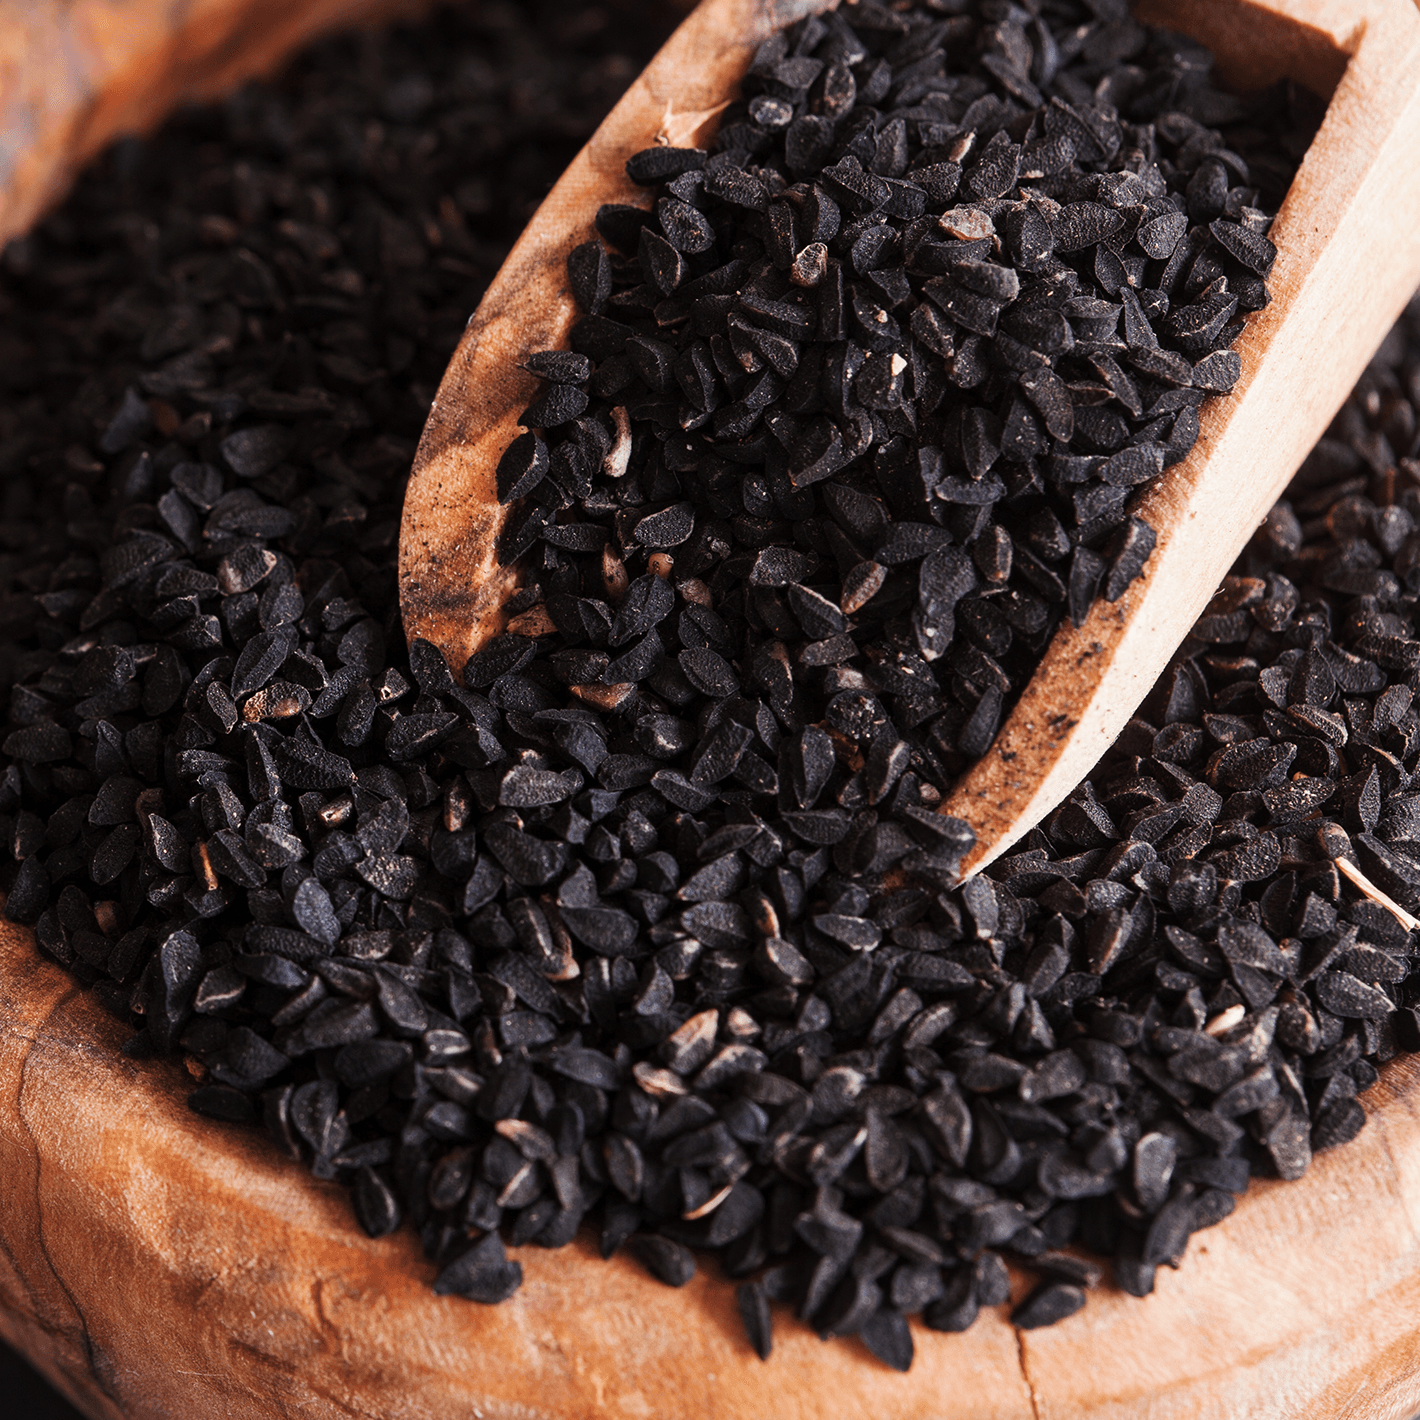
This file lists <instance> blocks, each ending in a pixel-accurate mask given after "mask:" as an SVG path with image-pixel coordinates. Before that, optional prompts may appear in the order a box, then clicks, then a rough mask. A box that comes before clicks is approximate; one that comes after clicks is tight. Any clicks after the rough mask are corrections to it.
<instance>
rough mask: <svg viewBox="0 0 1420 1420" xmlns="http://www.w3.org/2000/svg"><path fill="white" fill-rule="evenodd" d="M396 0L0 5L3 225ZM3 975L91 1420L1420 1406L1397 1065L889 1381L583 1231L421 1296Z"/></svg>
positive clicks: (14, 1325) (338, 1217) (534, 1419)
mask: <svg viewBox="0 0 1420 1420" xmlns="http://www.w3.org/2000/svg"><path fill="white" fill-rule="evenodd" d="M776 3H777V4H778V5H779V7H780V10H781V11H782V12H783V13H788V12H789V9H790V6H789V3H788V0H776ZM408 8H409V6H408V5H406V4H405V3H403V0H303V3H297V4H285V5H281V4H277V3H274V0H189V3H188V4H186V5H185V6H176V5H173V4H171V3H160V0H109V3H106V4H102V3H97V0H71V3H69V4H67V5H61V4H58V3H50V0H43V2H42V0H0V75H3V80H0V85H3V95H4V97H3V109H0V115H3V116H0V123H3V125H4V131H5V133H6V134H7V135H9V138H10V140H11V152H12V153H13V152H20V149H21V146H22V145H21V144H19V143H17V141H16V135H17V134H25V133H28V134H32V135H33V137H32V138H29V139H26V140H25V144H24V145H23V151H22V152H21V153H20V157H19V158H18V159H17V160H16V161H15V162H14V163H13V164H12V166H11V168H10V169H9V172H8V174H6V175H4V177H3V184H0V239H3V237H5V236H8V235H13V234H15V233H17V232H20V231H23V230H24V229H26V228H27V226H28V225H29V224H30V222H31V221H32V220H33V219H34V217H35V216H36V215H37V214H38V213H39V212H41V211H42V210H43V209H44V208H45V207H46V206H48V205H49V204H51V203H52V202H53V201H55V200H56V199H57V198H58V196H59V195H61V193H62V191H63V188H64V186H65V185H66V184H67V182H68V180H69V177H70V176H71V175H72V173H73V172H74V170H75V169H76V167H77V166H78V165H79V164H81V163H82V162H83V161H84V159H85V158H86V157H87V156H89V155H91V154H92V153H93V152H95V151H97V149H98V148H99V147H101V146H102V144H103V142H104V141H106V139H107V138H108V137H109V136H111V135H112V134H114V133H116V132H121V131H128V130H132V129H137V128H143V127H147V126H151V124H152V123H155V122H157V121H158V120H159V119H160V118H161V117H162V115H163V113H164V112H165V111H166V110H167V109H168V108H169V107H171V106H172V105H173V104H174V103H176V102H178V101H180V100H182V99H186V98H193V97H199V96H211V95H214V94H215V93H217V92H219V91H221V90H222V89H224V88H226V87H229V86H230V85H231V84H233V83H235V82H237V81H238V80H239V79H241V78H244V77H246V76H247V75H249V74H251V73H254V72H259V71H261V70H263V69H266V68H269V67H270V66H272V65H273V64H275V63H276V62H278V61H279V59H280V58H281V57H282V56H283V55H284V53H285V52H286V51H287V50H288V49H289V48H290V47H291V46H292V45H294V44H295V43H298V42H300V41H302V40H304V39H306V38H308V37H309V36H310V35H311V34H313V33H314V32H315V31H316V30H318V29H321V28H324V27H328V26H330V25H333V24H334V23H336V22H338V21H343V20H347V19H349V18H351V17H352V16H355V17H360V18H365V17H371V18H373V17H375V16H377V15H381V14H388V13H390V12H391V11H396V12H399V13H407V12H408ZM1316 10H1317V13H1318V15H1319V16H1320V17H1321V18H1320V20H1319V21H1318V23H1319V25H1321V27H1322V29H1323V31H1324V32H1325V33H1339V32H1341V31H1343V30H1344V29H1345V23H1344V22H1345V20H1346V16H1347V14H1348V13H1349V12H1348V11H1347V10H1346V8H1345V7H1344V6H1342V5H1340V4H1339V3H1338V4H1336V5H1327V4H1323V3H1318V4H1317V5H1316ZM1328 27H1329V28H1328ZM36 56H39V58H36ZM644 96H645V95H644V93H643V95H642V97H644ZM674 116H675V115H674V114H672V119H674ZM665 117H666V115H665V111H664V107H662V108H661V109H660V110H659V111H658V113H657V114H656V119H657V121H658V122H664V121H665ZM692 119H693V115H692ZM628 151H629V150H628ZM604 156H605V161H607V162H612V161H616V160H618V156H621V157H624V153H621V154H619V155H618V153H617V152H615V151H611V152H608V153H607V154H605V155H604ZM0 981H3V983H4V989H3V992H0V1184H3V1186H0V1334H3V1335H4V1337H5V1338H6V1340H8V1341H9V1342H10V1343H11V1344H12V1345H15V1346H17V1347H19V1348H20V1349H22V1350H23V1351H25V1352H26V1353H27V1354H28V1355H29V1356H30V1357H31V1359H32V1360H34V1362H35V1363H36V1364H37V1365H38V1366H39V1367H40V1368H41V1369H43V1370H44V1371H45V1372H46V1373H47V1374H48V1375H49V1376H50V1378H51V1379H52V1380H53V1381H54V1382H55V1383H56V1384H57V1385H58V1386H59V1387H60V1389H61V1390H63V1391H64V1392H65V1393H66V1394H68V1395H69V1396H70V1397H71V1399H73V1400H74V1402H75V1403H76V1404H77V1405H79V1406H80V1408H81V1409H83V1410H84V1411H85V1412H86V1413H87V1414H89V1415H91V1416H94V1417H104V1418H105V1420H158V1417H171V1416H183V1417H204V1420H205V1417H208V1416H213V1417H215V1416H223V1417H230V1420H271V1418H272V1417H276V1416H299V1417H303V1420H305V1418H306V1417H309V1420H326V1417H330V1420H335V1417H340V1418H341V1420H348V1417H351V1416H379V1417H382V1420H416V1418H417V1420H425V1417H431V1420H432V1417H434V1416H438V1417H440V1420H443V1418H444V1417H456V1420H465V1417H476V1420H513V1417H518V1420H571V1418H572V1417H578V1420H580V1417H590V1416H598V1417H600V1416H610V1417H628V1420H642V1417H645V1420H680V1417H687V1420H688V1418H689V1417H691V1416H694V1417H697V1420H700V1417H705V1420H750V1417H758V1416H761V1415H763V1414H764V1413H765V1412H766V1411H768V1410H771V1409H772V1410H773V1411H775V1412H777V1413H779V1414H781V1415H782V1416H783V1417H784V1420H839V1417H850V1416H851V1417H854V1420H857V1418H858V1417H867V1420H897V1417H902V1420H907V1417H912V1418H913V1420H928V1417H931V1420H958V1417H960V1420H967V1417H970V1420H1008V1417H1009V1420H1017V1417H1019V1420H1045V1417H1049V1420H1070V1417H1082V1416H1086V1415H1089V1416H1102V1417H1106V1418H1107V1420H1108V1417H1117V1420H1126V1417H1137V1416H1140V1415H1143V1414H1146V1413H1147V1414H1148V1415H1149V1416H1150V1417H1151V1420H1185V1417H1187V1420H1193V1417H1196V1416H1215V1415H1216V1416H1220V1417H1233V1416H1239V1417H1241V1416H1247V1417H1256V1418H1257V1420H1284V1417H1286V1420H1301V1417H1306V1418H1307V1420H1330V1417H1341V1416H1346V1417H1360V1416H1367V1417H1387V1420H1405V1417H1407V1416H1409V1415H1410V1414H1411V1413H1413V1412H1414V1411H1415V1409H1416V1408H1417V1407H1420V1116H1418V1115H1417V1111H1416V1110H1415V1109H1414V1108H1413V1107H1412V1106H1411V1105H1410V1104H1409V1103H1407V1101H1408V1100H1411V1099H1413V1098H1415V1097H1416V1094H1415V1085H1416V1077H1417V1075H1420V1067H1417V1066H1416V1065H1414V1064H1412V1063H1410V1062H1406V1061H1398V1062H1395V1063H1394V1064H1392V1065H1391V1066H1389V1067H1388V1068H1387V1070H1386V1071H1385V1072H1384V1073H1383V1076H1382V1080H1381V1083H1380V1084H1379V1085H1377V1086H1376V1087H1375V1089H1373V1090H1372V1091H1371V1092H1370V1093H1369V1094H1368V1095H1367V1097H1366V1104H1367V1106H1368V1109H1369V1112H1370V1114H1371V1122H1370V1125H1369V1127H1368V1128H1367V1130H1366V1131H1365V1132H1364V1133H1363V1134H1362V1136H1361V1137H1360V1138H1359V1139H1358V1140H1357V1141H1356V1142H1355V1143H1354V1144H1352V1145H1350V1146H1348V1147H1346V1148H1344V1149H1342V1150H1340V1151H1338V1152H1336V1153H1333V1154H1327V1155H1323V1156H1321V1157H1320V1158H1318V1159H1317V1161H1316V1163H1315V1164H1314V1165H1313V1168H1312V1171H1311V1172H1310V1173H1309V1174H1308V1175H1307V1177H1306V1178H1305V1179H1304V1180H1302V1181H1301V1182H1299V1183H1293V1184H1287V1185H1268V1184H1254V1186H1253V1188H1252V1189H1251V1190H1250V1192H1249V1193H1248V1195H1247V1196H1246V1198H1245V1199H1244V1200H1243V1201H1242V1203H1241V1205H1240V1206H1239V1208H1238V1211H1237V1212H1236V1213H1235V1214H1234V1215H1233V1217H1231V1218H1229V1219H1228V1220H1227V1221H1226V1222H1225V1223H1224V1224H1222V1225H1221V1226H1219V1227H1218V1228H1215V1229H1212V1230H1210V1231H1208V1232H1206V1233H1203V1234H1201V1235H1199V1236H1198V1237H1197V1238H1196V1239H1195V1240H1194V1242H1193V1244H1192V1246H1191V1247H1190V1250H1189V1254H1188V1257H1187V1259H1186V1262H1185V1265H1184V1267H1183V1268H1182V1269H1181V1270H1180V1271H1179V1272H1177V1273H1170V1272H1164V1273H1163V1274H1162V1275H1161V1277H1160V1280H1159V1284H1158V1288H1157V1291H1156V1292H1155V1294H1154V1295H1153V1296H1151V1297H1148V1298H1146V1299H1143V1300H1142V1301H1141V1300H1136V1299H1133V1298H1129V1297H1124V1296H1121V1295H1119V1294H1117V1293H1114V1292H1112V1291H1109V1290H1105V1291H1103V1292H1101V1293H1100V1294H1099V1295H1097V1296H1095V1297H1094V1298H1092V1300H1091V1303H1090V1305H1089V1306H1088V1307H1087V1308H1086V1309H1085V1310H1084V1311H1083V1312H1081V1313H1079V1314H1078V1315H1077V1316H1075V1317H1073V1318H1071V1319H1070V1320H1069V1321H1067V1322H1065V1323H1063V1324H1061V1325H1060V1326H1057V1327H1054V1328H1051V1329H1048V1330H1045V1331H1039V1332H1029V1333H1022V1332H1017V1331H1014V1330H1013V1329H1012V1328H1011V1327H1010V1325H1009V1322H1008V1321H1007V1312H1008V1310H1009V1309H1008V1308H1006V1307H1002V1308H998V1309H995V1310H993V1311H992V1312H990V1313H988V1314H986V1315H984V1316H983V1317H982V1319H981V1320H980V1322H978V1324H977V1325H976V1326H975V1327H974V1328H973V1329H972V1330H971V1331H970V1332H968V1333H966V1334H965V1335H962V1336H947V1335H940V1334H935V1333H931V1332H928V1331H926V1330H924V1329H923V1328H922V1327H921V1326H920V1324H914V1328H913V1329H914V1334H915V1338H916V1342H917V1347H918V1358H917V1362H916V1365H915V1366H914V1368H913V1370H912V1371H911V1372H910V1373H909V1374H908V1375H906V1376H900V1375H897V1374H896V1373H894V1372H891V1371H889V1370H887V1369H886V1368H884V1367H883V1366H881V1365H879V1364H878V1363H877V1362H875V1361H874V1360H873V1359H872V1358H871V1357H869V1356H868V1354H867V1353H866V1352H865V1351H864V1350H863V1349H861V1348H860V1347H858V1346H857V1345H856V1344H854V1343H843V1342H838V1343H833V1344H830V1345H823V1344H821V1343H820V1342H819V1341H818V1340H817V1339H816V1338H815V1337H814V1336H813V1335H812V1334H811V1333H810V1332H808V1330H807V1329H806V1328H804V1327H802V1326H800V1325H799V1324H797V1323H796V1322H794V1321H793V1320H792V1319H791V1318H789V1317H787V1316H786V1315H783V1314H780V1315H778V1316H777V1317H776V1321H777V1323H778V1336H777V1340H776V1347H775V1353H774V1356H773V1358H772V1359H771V1361H770V1362H769V1363H768V1365H764V1364H762V1363H760V1362H759V1361H758V1359H757V1358H756V1357H755V1356H754V1355H753V1354H752V1353H751V1351H750V1350H749V1347H748V1346H747V1344H746V1343H745V1341H744V1339H743V1337H742V1336H741V1334H740V1329H739V1324H738V1321H737V1319H736V1318H735V1316H734V1307H733V1292H732V1288H731V1286H730V1285H729V1284H728V1283H725V1282H724V1281H722V1280H719V1279H717V1278H715V1277H713V1276H710V1275H707V1274H705V1273H701V1274H700V1275H699V1276H697V1277H696V1278H695V1279H694V1281H692V1283H691V1284H690V1285H689V1286H687V1287H686V1288H685V1289H683V1290H681V1291H678V1292H672V1291H669V1290H667V1289H665V1288H663V1287H661V1286H660V1285H659V1284H657V1283H655V1282H653V1281H652V1280H650V1279H649V1278H648V1277H647V1276H646V1275H645V1274H644V1273H643V1272H642V1271H641V1270H640V1269H639V1268H638V1267H636V1266H635V1265H634V1264H631V1263H629V1262H628V1261H626V1260H625V1259H616V1260H614V1261H612V1262H611V1263H602V1262H601V1261H599V1260H597V1259H596V1258H594V1256H593V1255H592V1249H591V1248H590V1247H589V1246H588V1245H587V1244H586V1243H585V1242H579V1243H578V1244H576V1245H574V1246H573V1247H571V1248H568V1249H564V1250H562V1251H559V1252H541V1251H539V1250H536V1249H525V1250H524V1251H523V1253H522V1256H521V1260H522V1262H523V1265H524V1267H525V1270H526V1274H527V1281H526V1283H525V1285H524V1287H523V1289H522V1290H521V1291H520V1292H519V1293H518V1294H517V1296H515V1297H514V1298H513V1299H512V1300H511V1301H510V1302H508V1303H506V1304H504V1305H503V1306H501V1307H498V1308H481V1307H478V1306H476V1305H474V1304H472V1303H467V1302H464V1301H462V1300H459V1299H457V1298H438V1297H435V1296H434V1295H433V1294H432V1293H431V1292H430V1291H429V1289H428V1285H427V1284H428V1282H429V1280H430V1279H431V1278H432V1275H433V1269H432V1267H431V1266H430V1265H429V1264H427V1263H426V1262H425V1261H424V1260H423V1259H422V1257H421V1256H420V1255H419V1252H418V1247H417V1243H416V1241H415V1240H414V1238H413V1237H412V1236H411V1235H410V1234H409V1233H407V1232H403V1233H400V1234H398V1235H396V1236H394V1237H391V1238H387V1239H384V1240H382V1241H379V1242H371V1241H369V1240H368V1239H366V1238H365V1237H364V1236H363V1235H362V1234H361V1233H360V1232H359V1230H358V1228H357V1227H356V1225H355V1223H354V1219H353V1216H352V1214H351V1212H350V1210H349V1207H348V1205H347V1203H346V1200H345V1198H344V1195H343V1194H342V1192H341V1191H340V1190H339V1189H338V1188H336V1187H335V1186H333V1185H330V1184H322V1183H318V1182H316V1181H314V1180H312V1179H311V1178H310V1177H309V1176H308V1175H307V1174H306V1173H305V1172H304V1171H303V1170H302V1169H301V1168H300V1167H298V1166H297V1165H295V1164H292V1163H290V1162H288V1161H286V1160H284V1159H281V1158H279V1157H278V1156H277V1155H276V1153H275V1151H274V1150H273V1149H271V1148H270V1147H269V1146H268V1144H267V1143H266V1141H265V1140H264V1138H263V1137H262V1136H261V1135H260V1134H259V1133H257V1132H256V1131H252V1130H244V1129H226V1130H224V1129H222V1128H221V1127H219V1126H216V1125H214V1124H212V1123H211V1122H210V1121H207V1120H204V1119H200V1118H198V1117H197V1116H195V1115H193V1114H191V1113H190V1112H189V1111H188V1110H187V1108H186V1105H185V1096H186V1094H187V1091H188V1089H189V1088H190V1087H191V1080H190V1078H189V1077H188V1075H187V1073H186V1072H185V1070H184V1069H183V1068H182V1066H181V1065H179V1064H174V1063H158V1064H155V1063H152V1062H144V1063H137V1062H133V1061H130V1060H128V1059H126V1058H125V1057H124V1056H123V1055H122V1054H121V1053H120V1051H119V1048H118V1047H119V1045H120V1043H121V1041H122V1039H123V1037H124V1035H125V1031H124V1029H123V1027H122V1026H121V1025H119V1024H118V1023H117V1022H115V1021H113V1020H112V1019H111V1018H109V1017H108V1016H106V1015H105V1014H104V1013H103V1012H102V1011H101V1010H100V1009H99V1008H98V1006H97V1004H96V1002H95V1001H94V1000H93V999H92V998H91V997H89V996H87V995H85V994H84V993H82V992H80V991H79V990H78V989H77V987H76V986H75V984H74V983H73V981H72V980H71V979H69V978H68V977H67V976H65V975H64V974H63V973H62V972H60V971H59V970H58V969H57V968H55V967H53V966H50V965H48V964H45V963H43V962H42V961H41V960H40V959H39V958H38V957H37V955H36V953H35V950H34V946H33V942H32V940H31V939H30V937H29V934H28V933H25V932H22V931H20V930H18V929H14V928H8V927H7V928H3V929H0Z"/></svg>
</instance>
